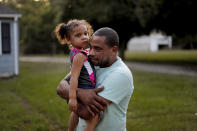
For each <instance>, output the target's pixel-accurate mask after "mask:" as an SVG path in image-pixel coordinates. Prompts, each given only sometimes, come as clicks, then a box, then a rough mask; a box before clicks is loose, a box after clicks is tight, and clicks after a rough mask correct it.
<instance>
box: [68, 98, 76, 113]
mask: <svg viewBox="0 0 197 131" xmlns="http://www.w3.org/2000/svg"><path fill="white" fill-rule="evenodd" d="M68 106H69V110H70V111H73V112H76V111H77V99H69V102H68Z"/></svg>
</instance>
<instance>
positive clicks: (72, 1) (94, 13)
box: [2, 0, 197, 58]
mask: <svg viewBox="0 0 197 131" xmlns="http://www.w3.org/2000/svg"><path fill="white" fill-rule="evenodd" d="M2 2H3V3H6V4H7V5H10V6H11V7H13V8H15V9H17V10H18V11H19V12H20V13H22V15H23V16H22V18H21V20H20V27H21V47H22V51H23V52H24V53H51V52H54V51H52V50H54V49H56V52H61V49H64V51H65V52H68V48H67V46H64V47H62V46H60V44H58V42H57V39H56V38H55V36H54V34H53V33H52V32H53V30H54V28H55V26H56V25H57V24H58V23H62V22H67V21H68V20H70V19H74V18H77V19H86V20H87V21H89V22H90V24H91V25H93V28H94V30H96V29H98V28H101V27H104V26H108V27H111V28H113V29H115V30H116V31H117V32H118V34H119V36H120V48H119V49H120V56H121V57H123V58H124V51H125V49H126V44H127V41H128V40H129V39H130V38H131V37H133V36H136V35H141V34H149V33H150V32H151V31H152V30H158V31H162V32H164V33H165V34H167V35H172V36H173V42H174V43H175V44H174V45H175V46H174V47H177V46H178V47H179V48H193V49H195V48H197V44H196V43H197V40H196V25H195V24H196V23H197V21H196V20H195V19H194V16H195V14H194V13H195V12H196V9H197V8H196V5H197V2H196V1H195V0H173V1H172V0H149V1H147V0H118V1H114V0H107V1H106V0H99V1H94V0H58V1H54V0H39V1H37V0H2Z"/></svg>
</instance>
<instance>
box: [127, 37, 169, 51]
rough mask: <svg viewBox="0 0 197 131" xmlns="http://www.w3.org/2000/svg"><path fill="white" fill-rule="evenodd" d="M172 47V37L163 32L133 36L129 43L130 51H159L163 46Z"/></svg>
mask: <svg viewBox="0 0 197 131" xmlns="http://www.w3.org/2000/svg"><path fill="white" fill-rule="evenodd" d="M164 46H165V47H168V48H169V49H171V48H172V37H171V36H164V35H162V34H159V33H157V34H155V33H154V34H151V35H149V36H141V37H133V38H131V39H130V40H129V42H128V43H127V50H128V51H152V52H154V51H158V50H159V49H160V48H161V47H164Z"/></svg>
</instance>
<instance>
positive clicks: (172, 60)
mask: <svg viewBox="0 0 197 131" xmlns="http://www.w3.org/2000/svg"><path fill="white" fill-rule="evenodd" d="M125 58H126V60H128V61H139V62H154V63H166V64H179V65H195V66H196V65H197V50H168V51H158V52H135V51H130V52H128V51H127V52H125Z"/></svg>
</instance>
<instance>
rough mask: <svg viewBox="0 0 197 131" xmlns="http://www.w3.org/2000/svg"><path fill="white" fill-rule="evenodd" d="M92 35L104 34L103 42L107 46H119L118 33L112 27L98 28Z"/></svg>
mask: <svg viewBox="0 0 197 131" xmlns="http://www.w3.org/2000/svg"><path fill="white" fill-rule="evenodd" d="M93 35H94V36H105V43H106V44H107V45H108V46H109V47H113V46H119V37H118V34H117V32H116V31H115V30H114V29H112V28H109V27H104V28H100V29H98V30H97V31H96V32H95V33H94V34H93Z"/></svg>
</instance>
